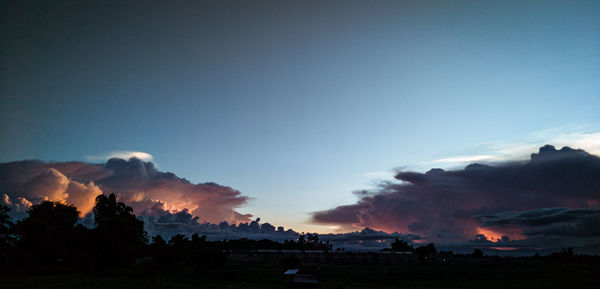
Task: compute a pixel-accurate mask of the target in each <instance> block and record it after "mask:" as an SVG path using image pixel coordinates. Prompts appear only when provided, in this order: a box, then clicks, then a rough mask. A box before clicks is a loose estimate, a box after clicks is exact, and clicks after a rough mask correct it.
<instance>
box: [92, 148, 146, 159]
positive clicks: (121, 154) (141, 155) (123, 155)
mask: <svg viewBox="0 0 600 289" xmlns="http://www.w3.org/2000/svg"><path fill="white" fill-rule="evenodd" d="M112 158H118V159H124V160H128V159H130V158H136V159H139V160H142V161H146V162H148V161H151V160H152V159H154V157H153V156H152V155H151V154H149V153H145V152H138V151H122V150H121V151H112V152H109V153H107V154H104V155H100V156H87V157H86V159H88V160H89V161H106V160H109V159H112Z"/></svg>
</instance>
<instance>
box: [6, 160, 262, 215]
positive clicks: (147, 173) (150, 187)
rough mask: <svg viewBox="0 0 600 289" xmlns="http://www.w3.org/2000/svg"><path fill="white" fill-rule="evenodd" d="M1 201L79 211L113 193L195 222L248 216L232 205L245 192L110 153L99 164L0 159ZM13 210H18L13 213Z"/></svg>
mask: <svg viewBox="0 0 600 289" xmlns="http://www.w3.org/2000/svg"><path fill="white" fill-rule="evenodd" d="M0 192H2V193H3V194H4V196H3V197H2V201H3V202H4V203H6V204H10V205H12V206H13V207H14V208H15V211H18V210H22V209H23V208H24V207H25V205H24V204H28V203H29V204H31V203H37V202H40V201H42V200H51V201H58V202H65V203H69V204H73V205H75V206H76V207H77V208H78V209H79V211H80V212H81V215H82V216H84V215H86V214H88V213H89V212H91V210H92V208H93V206H94V200H95V197H96V196H97V195H99V194H102V193H105V194H106V193H115V194H116V195H117V197H118V199H119V201H122V202H125V203H127V204H128V205H130V206H131V207H133V208H134V212H135V213H136V214H137V215H149V214H152V213H153V212H157V211H160V212H163V213H170V212H180V211H186V212H189V213H190V214H191V215H193V216H194V217H195V218H196V219H197V220H198V221H200V222H213V223H215V222H216V223H218V222H221V221H227V222H230V223H232V224H237V223H240V222H248V221H249V220H250V217H251V216H250V215H243V214H240V213H238V212H237V211H236V210H235V209H236V208H238V207H240V206H242V205H244V204H245V203H246V202H247V200H248V197H246V196H242V195H241V193H240V192H239V191H237V190H234V189H232V188H229V187H226V186H221V185H218V184H215V183H201V184H192V183H190V182H189V181H187V180H186V179H183V178H179V177H177V176H176V175H174V174H172V173H168V172H160V171H158V170H157V169H156V168H155V167H154V164H152V163H151V162H144V161H142V160H140V159H138V158H130V159H129V160H124V159H119V158H112V159H109V160H108V161H107V162H106V163H103V164H88V163H83V162H62V163H46V162H41V161H20V162H10V163H3V164H0ZM17 214H18V213H17Z"/></svg>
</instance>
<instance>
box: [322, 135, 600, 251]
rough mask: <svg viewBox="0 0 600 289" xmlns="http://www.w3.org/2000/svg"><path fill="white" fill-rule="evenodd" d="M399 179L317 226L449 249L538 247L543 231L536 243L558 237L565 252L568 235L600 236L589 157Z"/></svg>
mask: <svg viewBox="0 0 600 289" xmlns="http://www.w3.org/2000/svg"><path fill="white" fill-rule="evenodd" d="M396 179H398V180H399V181H401V182H387V183H382V184H381V185H380V188H379V190H378V191H376V192H371V193H368V194H363V195H362V197H361V199H360V200H359V201H358V202H357V203H356V204H353V205H346V206H340V207H337V208H334V209H331V210H327V211H321V212H316V213H314V214H313V216H312V219H313V221H314V222H316V223H320V224H329V225H340V226H342V227H348V226H353V227H357V228H363V227H371V228H377V229H379V230H384V231H386V232H400V233H404V234H409V233H411V234H417V235H420V236H423V237H424V238H427V239H429V240H431V241H436V242H441V243H444V242H446V243H448V244H449V243H451V242H458V243H462V242H465V241H468V240H473V239H474V238H475V236H477V235H479V234H484V235H485V240H492V238H493V240H494V241H499V240H501V236H503V235H505V236H508V237H509V239H510V240H511V242H521V244H520V245H532V244H531V243H527V242H525V241H523V240H525V239H529V241H531V240H534V238H533V235H534V232H538V233H536V238H535V240H536V241H538V242H542V239H543V238H546V239H548V238H549V234H550V232H554V233H553V234H554V236H559V235H560V238H558V239H559V240H560V242H557V243H561V242H562V243H561V244H562V245H563V246H564V245H565V240H567V239H566V237H568V236H572V237H577V236H582V237H583V236H587V235H594V234H595V233H590V232H595V231H593V230H591V227H592V226H593V225H594V224H595V223H594V222H595V220H597V214H598V206H600V158H598V157H597V156H594V155H590V154H588V153H586V152H585V151H583V150H576V149H571V148H568V147H563V148H562V149H560V150H556V149H555V148H554V147H552V146H549V145H547V146H544V147H542V148H540V150H539V152H538V153H534V154H532V155H531V159H530V160H528V161H521V162H509V163H503V164H497V165H493V166H492V165H483V164H472V165H469V166H467V167H465V168H464V169H462V170H453V171H444V170H441V169H432V170H430V171H428V172H427V173H418V172H405V171H401V172H398V174H397V175H396ZM541 229H543V230H541ZM550 229H552V230H550ZM536 230H538V231H536ZM540 230H541V231H540ZM544 234H545V235H544ZM586 234H587V235H586ZM537 237H540V238H542V239H540V238H537ZM573 240H574V239H573ZM546 241H547V240H546ZM546 241H544V242H546ZM567 241H568V240H567ZM547 242H549V241H547ZM553 242H554V241H553ZM493 244H495V245H497V244H496V242H493ZM515 244H516V243H515ZM515 244H512V245H515ZM540 244H544V243H543V242H542V243H539V244H536V246H539V245H540Z"/></svg>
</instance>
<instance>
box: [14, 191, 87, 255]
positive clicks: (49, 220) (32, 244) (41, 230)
mask: <svg viewBox="0 0 600 289" xmlns="http://www.w3.org/2000/svg"><path fill="white" fill-rule="evenodd" d="M28 213H29V215H28V216H27V217H26V218H25V219H23V220H21V221H19V222H17V224H15V234H16V236H17V238H18V242H17V250H18V252H19V257H18V258H19V260H20V261H24V263H29V265H34V266H37V265H44V264H53V263H56V262H63V261H65V259H69V257H71V256H72V255H73V254H72V253H73V248H72V245H73V244H72V242H71V241H72V240H75V239H76V237H75V234H76V228H75V223H77V220H78V219H79V212H78V211H77V208H75V207H74V206H71V205H65V204H62V203H58V202H50V201H44V202H42V203H40V204H38V205H33V206H32V207H31V208H30V209H29V211H28Z"/></svg>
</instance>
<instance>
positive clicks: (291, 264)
mask: <svg viewBox="0 0 600 289" xmlns="http://www.w3.org/2000/svg"><path fill="white" fill-rule="evenodd" d="M8 212H9V208H8V207H6V206H0V280H2V282H0V288H49V286H50V287H52V288H287V287H290V286H291V287H294V286H295V287H298V288H300V287H305V285H306V284H304V285H302V286H297V284H294V283H293V282H292V279H290V278H289V277H288V276H283V275H282V273H283V271H285V270H286V269H290V268H299V269H300V270H301V271H302V272H304V273H309V274H313V275H314V276H317V277H318V279H319V283H318V284H312V285H310V286H312V287H314V288H398V287H402V288H440V287H443V288H524V287H529V288H565V287H570V288H578V287H580V288H586V287H587V288H589V287H599V286H600V258H599V257H597V256H586V255H576V254H575V253H574V252H573V250H572V249H571V248H566V249H563V250H562V251H561V252H557V253H554V254H552V255H549V256H538V255H536V256H532V257H521V258H501V257H497V256H485V255H484V254H483V252H482V251H481V250H479V249H475V250H474V251H473V253H472V254H454V253H452V252H445V251H440V252H438V251H437V249H436V247H435V245H434V244H433V243H430V244H427V245H424V246H420V247H417V248H415V247H413V246H412V245H410V244H409V243H407V242H406V241H404V240H400V239H396V240H395V242H393V243H392V244H391V248H389V249H386V250H384V251H383V252H370V253H353V252H343V251H337V252H335V251H332V250H331V249H332V245H331V244H329V243H328V242H323V241H321V240H319V236H318V235H317V234H302V235H300V236H299V238H298V239H296V240H288V241H285V242H283V243H279V242H274V241H271V240H267V239H263V240H250V239H245V238H244V239H237V240H219V241H208V240H207V238H206V236H199V235H198V234H193V235H192V236H191V237H188V236H185V235H175V236H173V237H172V238H170V239H169V240H164V239H163V238H162V237H161V236H159V235H157V236H152V237H149V236H147V235H146V232H144V224H143V222H142V221H140V220H139V219H137V218H136V216H135V215H134V214H133V210H132V209H131V208H130V207H128V206H126V205H125V204H123V203H121V202H117V201H116V198H115V196H114V195H112V194H111V195H108V196H106V195H100V196H98V197H97V198H96V205H95V207H94V209H93V215H94V222H95V226H94V227H93V228H91V229H90V228H87V227H85V226H83V225H81V224H80V223H79V222H78V221H79V213H78V211H77V208H75V207H73V206H71V205H65V204H62V203H56V202H49V201H45V202H42V203H40V204H38V205H34V206H32V207H31V209H30V210H29V212H28V213H29V215H28V217H26V218H24V219H22V220H20V221H17V222H15V223H13V222H12V221H11V220H10V218H9V217H8Z"/></svg>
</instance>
